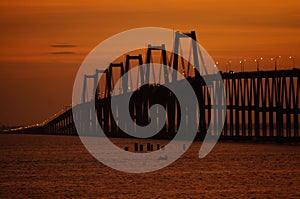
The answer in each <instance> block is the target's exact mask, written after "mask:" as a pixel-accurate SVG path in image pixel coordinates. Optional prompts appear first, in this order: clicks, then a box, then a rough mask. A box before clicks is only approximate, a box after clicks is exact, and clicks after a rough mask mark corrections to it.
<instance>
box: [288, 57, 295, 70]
mask: <svg viewBox="0 0 300 199" xmlns="http://www.w3.org/2000/svg"><path fill="white" fill-rule="evenodd" d="M289 58H290V59H292V60H293V68H296V62H295V57H293V56H289Z"/></svg>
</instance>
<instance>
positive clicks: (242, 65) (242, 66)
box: [240, 59, 247, 72]
mask: <svg viewBox="0 0 300 199" xmlns="http://www.w3.org/2000/svg"><path fill="white" fill-rule="evenodd" d="M246 61H247V60H246V59H243V60H241V61H240V64H241V72H244V71H245V62H246Z"/></svg>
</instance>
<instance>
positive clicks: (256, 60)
mask: <svg viewBox="0 0 300 199" xmlns="http://www.w3.org/2000/svg"><path fill="white" fill-rule="evenodd" d="M259 60H263V58H262V57H261V58H259V59H255V60H254V61H255V62H256V70H257V71H259Z"/></svg>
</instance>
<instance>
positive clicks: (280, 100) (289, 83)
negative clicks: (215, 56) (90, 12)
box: [21, 31, 300, 142]
mask: <svg viewBox="0 0 300 199" xmlns="http://www.w3.org/2000/svg"><path fill="white" fill-rule="evenodd" d="M186 38H187V39H194V40H197V38H196V33H195V32H194V31H192V32H190V33H185V34H182V33H179V32H176V34H175V37H174V47H173V49H174V52H178V51H180V41H181V39H186ZM189 54H190V55H192V56H193V65H192V64H190V61H187V60H184V59H182V58H181V57H180V56H178V54H176V53H170V52H167V51H166V48H165V45H164V44H162V45H161V46H152V45H151V44H149V45H148V47H147V48H146V50H145V52H144V53H143V52H137V54H127V55H124V56H123V57H122V58H121V60H120V59H119V60H118V62H114V63H111V64H110V65H109V66H108V67H107V68H106V69H105V70H96V71H95V73H94V74H86V75H85V76H84V81H83V82H82V84H83V89H82V103H81V104H78V105H76V106H74V107H73V109H72V108H71V107H68V108H67V109H66V110H63V111H62V112H60V113H59V114H57V115H55V116H54V117H52V118H50V119H48V120H47V121H45V122H44V123H43V124H40V125H38V126H35V127H31V128H28V130H27V131H28V132H30V131H31V132H33V131H35V132H38V133H44V134H59V135H76V134H77V133H76V132H77V131H76V128H75V125H74V120H78V121H80V119H81V118H88V120H89V121H90V122H89V123H88V125H87V124H82V125H80V126H79V128H81V130H83V131H85V132H87V134H89V135H93V132H95V131H97V129H96V128H97V125H96V123H98V122H99V124H100V127H101V128H102V129H103V131H104V132H105V134H106V135H107V136H109V137H130V136H129V135H127V134H126V132H123V131H122V130H121V129H120V128H119V125H120V124H121V123H122V122H124V121H121V120H119V119H118V118H114V117H113V113H117V112H118V111H119V110H118V107H116V108H115V109H114V110H111V99H112V97H115V98H118V97H120V96H122V95H132V97H131V100H130V104H129V112H130V114H131V117H132V120H133V121H134V122H135V123H136V124H137V125H142V126H144V125H147V124H148V123H149V121H150V117H149V108H150V107H151V106H152V105H153V104H160V105H162V106H163V107H164V108H165V110H166V123H165V124H164V126H163V128H162V129H161V130H160V131H159V133H157V134H156V135H155V136H154V138H165V139H170V138H172V137H174V136H175V135H176V133H177V130H178V127H179V124H180V125H184V128H185V129H186V131H189V125H188V123H189V122H198V123H199V129H198V132H197V137H198V138H200V139H203V138H204V136H205V135H206V133H207V128H208V125H209V123H210V122H211V121H212V120H211V116H213V117H214V119H213V121H214V122H216V123H218V122H219V123H220V122H221V121H222V119H224V120H225V123H224V127H223V130H222V132H221V139H226V138H228V139H261V140H288V141H297V142H298V141H299V116H300V115H299V114H300V97H299V95H300V94H299V93H300V78H299V77H300V70H299V69H297V68H293V69H291V70H275V71H252V72H233V71H225V72H220V73H221V76H222V80H221V81H223V82H222V83H223V84H224V87H225V94H226V96H224V97H225V98H226V104H219V105H218V107H216V106H214V105H213V104H211V96H210V91H216V90H217V89H218V88H219V87H220V83H221V82H219V81H218V80H217V79H216V78H214V77H212V78H210V79H212V81H211V82H205V81H204V77H203V75H200V73H199V72H198V71H197V70H196V69H197V68H196V67H199V62H200V61H201V60H199V59H198V58H199V55H200V57H201V52H200V49H199V48H197V46H195V45H191V47H190V52H189ZM158 57H159V59H160V61H159V62H160V63H162V64H164V65H167V66H169V67H172V68H173V69H175V70H178V71H180V73H181V74H182V75H183V76H184V77H185V78H186V79H187V80H188V82H189V83H190V84H191V86H192V88H193V89H194V91H195V93H196V96H197V98H198V102H195V103H198V106H199V110H195V115H197V114H198V113H199V114H198V115H200V117H198V118H196V121H190V120H189V118H188V117H183V118H185V119H184V121H180V118H182V117H180V115H181V114H185V113H184V112H181V111H180V110H184V108H185V107H181V109H180V104H179V102H178V100H177V99H176V96H175V95H174V94H173V93H172V92H171V91H170V90H168V89H167V88H166V87H165V86H164V85H167V84H172V83H174V82H175V81H176V82H177V83H179V85H180V82H181V81H182V80H181V79H178V78H177V76H176V75H175V76H174V74H171V75H170V72H169V71H168V70H162V71H161V72H160V73H159V75H158V77H156V78H163V79H164V82H165V83H164V84H162V85H160V84H148V85H145V86H142V87H139V86H138V87H139V89H137V90H135V91H133V90H131V88H133V86H132V84H134V83H135V82H132V80H130V79H125V80H123V82H122V87H121V88H119V89H120V92H119V96H118V95H117V96H112V91H113V89H114V88H115V83H116V81H117V80H116V79H118V78H120V76H122V75H123V74H125V73H126V72H128V71H129V70H130V69H131V68H133V67H134V63H136V65H142V64H148V65H150V64H151V63H153V62H154V61H153V60H154V59H157V58H158ZM100 75H102V76H101V79H100V78H99V77H100ZM138 75H139V77H138V78H140V80H141V81H142V82H143V81H147V80H149V77H150V75H155V74H154V73H152V71H150V67H146V68H144V70H140V71H139V74H138ZM210 75H211V74H210ZM211 76H213V75H211ZM89 80H92V83H93V88H94V90H95V91H96V95H95V96H88V93H87V84H88V83H89V82H91V81H89ZM99 82H102V85H100V84H101V83H99ZM213 100H216V99H213ZM89 107H93V108H89ZM93 111H94V112H95V111H96V115H97V117H92V116H91V115H92V114H91V112H93ZM198 111H199V112H198ZM224 112H226V118H220V117H222V113H224ZM212 113H214V114H212ZM73 117H75V118H73ZM155 122H156V123H157V126H159V122H161V121H159V120H156V121H155ZM123 125H124V126H126V124H123ZM218 125H221V124H218ZM21 130H23V131H25V129H21Z"/></svg>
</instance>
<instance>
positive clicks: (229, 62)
mask: <svg viewBox="0 0 300 199" xmlns="http://www.w3.org/2000/svg"><path fill="white" fill-rule="evenodd" d="M227 66H228V68H227ZM230 70H231V60H229V61H228V62H227V63H226V71H227V72H229V71H230Z"/></svg>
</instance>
